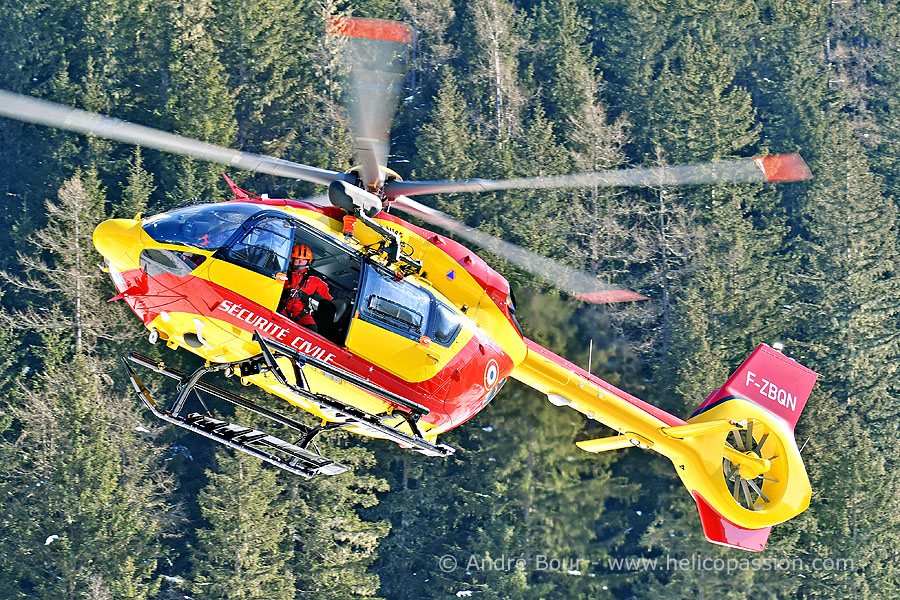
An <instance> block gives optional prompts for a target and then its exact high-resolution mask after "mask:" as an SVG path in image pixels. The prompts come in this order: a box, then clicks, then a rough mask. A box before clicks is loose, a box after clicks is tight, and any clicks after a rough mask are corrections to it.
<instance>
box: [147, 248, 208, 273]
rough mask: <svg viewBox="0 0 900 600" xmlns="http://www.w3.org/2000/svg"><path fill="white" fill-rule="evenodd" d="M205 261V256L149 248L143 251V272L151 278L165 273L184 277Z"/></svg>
mask: <svg viewBox="0 0 900 600" xmlns="http://www.w3.org/2000/svg"><path fill="white" fill-rule="evenodd" d="M204 260H206V257H205V256H204V255H202V254H194V253H193V252H179V251H176V250H165V249H162V248H148V249H146V250H143V251H141V270H142V271H143V272H144V273H146V274H147V275H148V276H149V277H156V276H157V275H162V274H163V273H169V274H170V275H174V276H175V277H184V276H185V275H188V274H190V273H191V271H193V270H194V269H196V268H197V267H199V266H200V265H201V264H203V261H204Z"/></svg>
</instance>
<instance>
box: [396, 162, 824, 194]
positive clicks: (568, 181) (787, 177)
mask: <svg viewBox="0 0 900 600" xmlns="http://www.w3.org/2000/svg"><path fill="white" fill-rule="evenodd" d="M810 177H812V173H811V172H810V170H809V167H808V166H807V165H806V162H805V161H804V160H803V158H802V157H801V156H800V155H799V154H796V153H794V154H772V155H769V156H758V157H756V158H741V159H737V160H726V161H716V162H706V163H696V164H691V165H678V166H673V167H642V168H637V169H613V170H609V171H597V172H595V173H575V174H572V175H556V176H551V177H522V178H518V179H503V180H497V179H466V180H464V181H390V182H388V183H387V184H386V185H385V186H384V193H385V195H386V196H387V197H389V198H394V197H397V196H412V195H419V194H437V193H445V192H489V191H495V190H513V189H541V188H586V187H594V186H598V187H626V186H654V185H696V184H705V183H739V182H766V181H802V180H804V179H809V178H810Z"/></svg>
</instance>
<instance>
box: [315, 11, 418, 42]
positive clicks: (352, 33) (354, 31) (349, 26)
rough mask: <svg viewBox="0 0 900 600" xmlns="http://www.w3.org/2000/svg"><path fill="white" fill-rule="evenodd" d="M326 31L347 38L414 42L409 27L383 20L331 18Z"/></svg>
mask: <svg viewBox="0 0 900 600" xmlns="http://www.w3.org/2000/svg"><path fill="white" fill-rule="evenodd" d="M326 31H327V32H328V33H331V34H333V35H343V36H345V37H355V38H369V39H373V40H385V41H388V42H405V43H407V44H408V43H410V42H412V29H411V28H410V27H409V25H405V24H404V23H398V22H396V21H383V20H381V19H363V18H360V17H330V18H329V19H328V23H327V24H326Z"/></svg>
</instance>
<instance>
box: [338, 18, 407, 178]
mask: <svg viewBox="0 0 900 600" xmlns="http://www.w3.org/2000/svg"><path fill="white" fill-rule="evenodd" d="M327 31H328V33H330V34H332V35H337V36H343V37H345V38H347V39H346V44H345V47H344V50H343V52H344V60H345V61H346V62H347V63H349V64H350V65H352V67H351V71H350V89H349V92H348V93H347V94H346V95H345V100H346V103H347V105H348V108H349V110H350V115H351V117H352V123H353V139H354V144H353V154H354V156H355V158H356V161H357V163H358V164H359V165H360V177H361V179H362V180H363V182H364V183H365V184H366V189H371V188H373V187H374V188H375V189H381V185H382V184H383V183H384V174H383V172H382V167H384V166H386V165H387V156H388V152H389V150H390V133H391V121H392V120H393V118H394V112H395V111H396V109H397V99H398V98H399V95H400V90H401V89H402V83H403V76H404V74H405V72H406V61H407V54H408V49H409V43H410V42H411V41H412V29H411V28H410V27H409V26H407V25H404V24H403V23H397V22H394V21H382V20H378V19H362V18H357V17H335V18H332V19H331V20H330V21H329V22H328V29H327Z"/></svg>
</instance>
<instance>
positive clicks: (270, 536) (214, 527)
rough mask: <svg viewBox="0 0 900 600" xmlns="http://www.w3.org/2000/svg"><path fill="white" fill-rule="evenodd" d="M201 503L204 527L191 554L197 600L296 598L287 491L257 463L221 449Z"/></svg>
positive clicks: (264, 467)
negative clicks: (291, 570)
mask: <svg viewBox="0 0 900 600" xmlns="http://www.w3.org/2000/svg"><path fill="white" fill-rule="evenodd" d="M207 477H208V479H209V483H207V485H206V487H204V488H203V490H202V491H201V492H200V493H199V494H198V496H197V503H198V504H199V505H200V511H201V514H202V515H203V519H204V521H205V522H206V527H204V528H202V529H200V530H199V531H198V532H197V545H196V547H195V548H193V549H192V551H191V560H192V562H193V566H194V575H193V579H192V581H191V584H190V588H191V594H192V595H193V596H194V597H195V598H227V599H235V600H239V599H250V598H253V599H259V600H262V599H263V598H265V599H272V600H277V599H282V600H289V599H291V598H294V576H293V575H292V574H291V573H290V572H289V570H288V568H287V564H288V562H289V560H290V548H289V544H290V536H289V526H288V522H287V516H288V512H287V503H286V501H285V498H284V486H283V485H282V484H281V483H280V482H279V481H278V480H277V478H276V472H275V470H273V469H271V468H268V467H266V466H264V464H263V463H262V462H261V461H259V460H258V459H256V458H253V457H249V456H247V455H245V454H242V453H236V454H232V453H231V452H230V451H228V450H224V449H220V450H219V451H218V452H217V453H216V470H214V471H213V470H210V471H207Z"/></svg>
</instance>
